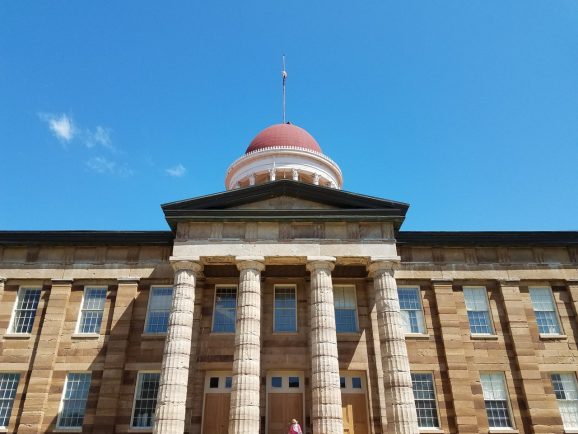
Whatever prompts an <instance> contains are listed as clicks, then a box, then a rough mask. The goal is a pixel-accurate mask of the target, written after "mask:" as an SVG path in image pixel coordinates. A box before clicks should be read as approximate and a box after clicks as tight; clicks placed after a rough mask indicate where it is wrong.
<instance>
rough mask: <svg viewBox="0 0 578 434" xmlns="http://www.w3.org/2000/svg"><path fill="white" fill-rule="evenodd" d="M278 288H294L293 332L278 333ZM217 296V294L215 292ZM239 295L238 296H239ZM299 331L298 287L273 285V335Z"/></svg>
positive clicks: (293, 285)
mask: <svg viewBox="0 0 578 434" xmlns="http://www.w3.org/2000/svg"><path fill="white" fill-rule="evenodd" d="M277 288H293V294H295V330H291V331H278V330H277V329H276V328H277V315H276V313H277ZM215 294H216V292H215ZM237 295H238V294H237ZM282 310H289V309H282ZM298 330H299V327H298V323H297V285H295V284H282V283H279V284H275V285H273V333H279V334H291V333H297V332H298Z"/></svg>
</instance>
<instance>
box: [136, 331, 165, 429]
mask: <svg viewBox="0 0 578 434" xmlns="http://www.w3.org/2000/svg"><path fill="white" fill-rule="evenodd" d="M140 337H141V339H144V340H147V339H151V340H161V339H164V338H166V337H167V334H166V333H142V334H141V335H140ZM131 429H138V428H131ZM143 429H144V428H143Z"/></svg>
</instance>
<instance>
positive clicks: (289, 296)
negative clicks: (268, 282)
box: [273, 286, 297, 332]
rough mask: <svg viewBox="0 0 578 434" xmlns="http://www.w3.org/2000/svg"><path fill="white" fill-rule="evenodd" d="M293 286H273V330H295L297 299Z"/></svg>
mask: <svg viewBox="0 0 578 434" xmlns="http://www.w3.org/2000/svg"><path fill="white" fill-rule="evenodd" d="M295 292H296V288H295V287H294V286H275V306H274V308H275V315H274V320H273V322H274V325H273V330H274V331H275V332H296V331H297V300H296V295H295Z"/></svg>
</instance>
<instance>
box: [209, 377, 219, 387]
mask: <svg viewBox="0 0 578 434" xmlns="http://www.w3.org/2000/svg"><path fill="white" fill-rule="evenodd" d="M209 388H210V389H218V388H219V377H211V379H210V380H209Z"/></svg>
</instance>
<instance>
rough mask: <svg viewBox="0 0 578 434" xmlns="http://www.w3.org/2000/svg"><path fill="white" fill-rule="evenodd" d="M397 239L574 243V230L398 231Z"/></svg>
mask: <svg viewBox="0 0 578 434" xmlns="http://www.w3.org/2000/svg"><path fill="white" fill-rule="evenodd" d="M396 238H397V243H398V244H400V245H414V246H440V247H441V246H456V247H458V246H480V247H485V246H487V247H490V246H512V247H515V246H575V245H578V231H524V232H522V231H514V232H511V231H486V232H473V231H470V232H468V231H466V232H426V231H424V232H421V231H399V232H398V234H397V237H396Z"/></svg>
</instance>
